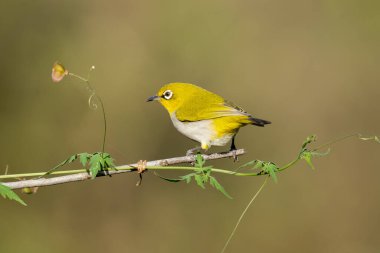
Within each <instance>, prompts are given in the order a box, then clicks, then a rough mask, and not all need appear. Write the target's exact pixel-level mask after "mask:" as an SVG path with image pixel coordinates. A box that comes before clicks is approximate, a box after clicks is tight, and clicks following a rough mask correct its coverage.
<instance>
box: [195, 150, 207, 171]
mask: <svg viewBox="0 0 380 253" xmlns="http://www.w3.org/2000/svg"><path fill="white" fill-rule="evenodd" d="M205 162H206V161H205V160H204V159H203V156H202V155H201V154H199V153H198V154H197V156H196V158H195V167H197V168H203V165H204V164H205Z"/></svg>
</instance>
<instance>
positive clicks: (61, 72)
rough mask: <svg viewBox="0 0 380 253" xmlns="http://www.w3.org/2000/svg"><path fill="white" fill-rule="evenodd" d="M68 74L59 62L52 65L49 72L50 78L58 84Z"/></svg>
mask: <svg viewBox="0 0 380 253" xmlns="http://www.w3.org/2000/svg"><path fill="white" fill-rule="evenodd" d="M68 74H69V71H67V70H66V69H65V67H64V66H63V65H62V64H60V63H59V62H55V63H54V65H53V69H52V71H51V78H52V80H53V82H56V83H57V82H60V81H61V80H62V79H63V78H64V77H65V76H66V75H68Z"/></svg>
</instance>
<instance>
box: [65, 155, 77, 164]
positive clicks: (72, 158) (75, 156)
mask: <svg viewBox="0 0 380 253" xmlns="http://www.w3.org/2000/svg"><path fill="white" fill-rule="evenodd" d="M77 157H78V155H77V154H75V155H72V156H70V157H69V158H68V159H67V160H66V162H65V163H72V162H74V161H75V160H76V159H77Z"/></svg>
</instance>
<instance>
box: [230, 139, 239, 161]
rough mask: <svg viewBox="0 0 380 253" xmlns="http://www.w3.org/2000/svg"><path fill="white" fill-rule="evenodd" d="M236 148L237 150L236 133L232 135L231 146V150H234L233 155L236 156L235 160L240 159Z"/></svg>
mask: <svg viewBox="0 0 380 253" xmlns="http://www.w3.org/2000/svg"><path fill="white" fill-rule="evenodd" d="M236 150H237V148H236V146H235V135H234V137H232V141H231V148H230V152H233V155H232V157H233V158H234V162H237V161H238V157H237V155H236Z"/></svg>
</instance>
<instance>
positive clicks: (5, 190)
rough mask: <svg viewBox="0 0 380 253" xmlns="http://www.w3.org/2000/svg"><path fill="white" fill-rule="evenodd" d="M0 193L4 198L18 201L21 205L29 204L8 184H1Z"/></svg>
mask: <svg viewBox="0 0 380 253" xmlns="http://www.w3.org/2000/svg"><path fill="white" fill-rule="evenodd" d="M0 194H1V196H3V197H4V198H8V199H10V200H14V201H17V202H18V203H20V204H21V205H24V206H26V205H27V204H26V203H25V202H24V201H23V200H22V199H21V198H20V197H19V196H18V195H17V194H16V193H15V192H14V191H12V190H11V188H9V187H8V186H6V185H3V184H0Z"/></svg>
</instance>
